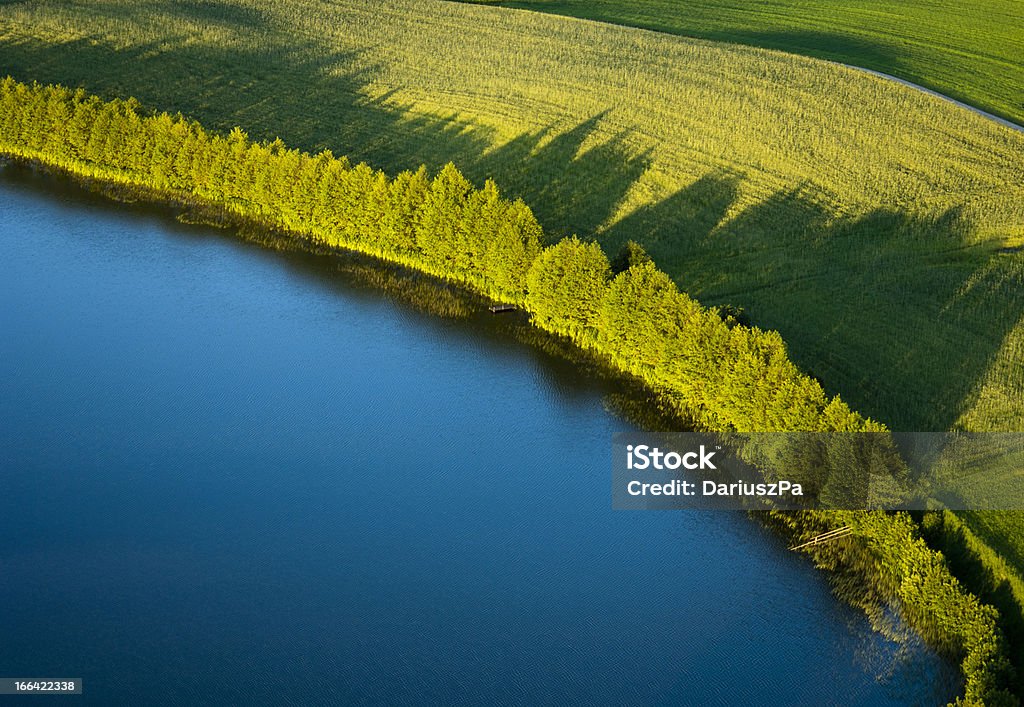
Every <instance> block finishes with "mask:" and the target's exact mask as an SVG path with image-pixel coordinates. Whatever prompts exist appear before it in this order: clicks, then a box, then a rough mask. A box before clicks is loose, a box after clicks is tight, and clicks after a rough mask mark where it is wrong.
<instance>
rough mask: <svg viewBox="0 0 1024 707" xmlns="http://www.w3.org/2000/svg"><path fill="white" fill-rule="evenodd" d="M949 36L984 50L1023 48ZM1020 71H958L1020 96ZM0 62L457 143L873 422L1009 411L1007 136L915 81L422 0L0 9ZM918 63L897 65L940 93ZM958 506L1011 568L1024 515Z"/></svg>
mask: <svg viewBox="0 0 1024 707" xmlns="http://www.w3.org/2000/svg"><path fill="white" fill-rule="evenodd" d="M655 4H656V3H650V5H652V6H653V5H655ZM918 4H920V3H912V6H914V7H916V6H917V5H918ZM560 5H567V3H561V4H560ZM613 5H615V3H610V2H608V3H591V6H593V7H610V6H613ZM991 5H992V8H993V11H992V12H991V13H989V14H990V15H991V17H989V18H985V19H984V21H985V22H989V21H991V22H993V23H995V24H999V22H998V21H997V15H998V13H999V12H1000V11H1002V10H1000V8H1002V9H1003V10H1006V8H1007V7H1011V6H1012V3H1000V2H993V3H991ZM862 6H863V3H855V2H851V3H845V4H844V7H848V8H853V9H856V8H858V7H861V8H862ZM830 7H831V6H830ZM853 9H851V10H850V13H851V14H850V15H849V16H850V17H855V15H856V13H854V10H853ZM914 11H915V12H916V11H917V10H914ZM1006 11H1009V10H1006ZM861 12H862V14H863V12H864V11H863V9H862V10H861ZM811 14H812V15H814V16H815V18H816V20H818V21H821V22H826V19H825V18H824V17H823V16H821V13H811ZM695 16H696V17H699V16H700V15H699V13H696V14H695ZM840 17H841V15H840ZM709 21H710V20H709ZM779 21H780V22H781V21H782V20H779ZM853 21H854V20H852V19H851V22H853ZM880 21H884V20H880ZM979 21H981V20H979ZM938 22H939V20H938V19H936V20H935V22H934V23H932V25H930V26H932V27H938ZM969 26H970V27H975V26H976V25H969ZM985 26H987V25H985ZM985 26H982V27H981V29H979V30H978V32H981V33H982V34H984V32H983V30H985ZM1017 26H1018V27H1019V25H1017ZM926 29H927V28H921V29H920V32H922V33H925V32H926ZM680 31H682V30H680ZM836 31H838V30H836ZM899 31H900V29H899V28H897V27H894V28H892V32H894V33H898V32H899ZM927 31H931V30H927ZM934 31H935V32H938V31H939V29H935V30H934ZM950 31H951V32H953V31H955V32H958V33H965V34H969V35H970V37H971V38H970V42H972V43H974V44H977V45H978V46H984V47H985V48H986V49H988V50H990V51H991V52H995V54H993V56H994V57H995V58H992V59H991V60H992V61H994V62H996V63H998V61H1000V60H999V59H998V57H999V56H1000V55H999V54H998V51H1003V50H1005V52H1007V53H1009V54H1012V53H1013V48H1014V46H1019V41H1018V42H1017V44H1014V37H1013V36H1009V38H1006V37H1005V36H1004V35H1001V34H998V33H996V34H993V35H992V36H991V37H990V38H986V37H981V38H977V37H975V36H974V34H975V31H974V30H971V32H964V29H963V27H962V26H957V27H954V29H952V30H950ZM985 31H987V30H985ZM993 31H995V30H993ZM1008 31H1009V30H1008ZM1015 31H1016V30H1015ZM1010 34H1011V35H1012V34H1013V32H1010ZM709 36H710V35H709ZM914 36H916V37H918V38H919V39H920V42H919V43H920V44H921V46H925V45H926V44H927V42H925V40H924V39H922V38H921V37H924V36H925V35H924V34H921V35H914ZM935 36H936V37H937V39H936V40H935V41H944V40H943V38H942V37H939V36H938V35H935ZM816 41H820V42H821V43H823V44H824V43H826V42H828V41H829V40H828V38H827V37H825V36H824V35H822V36H821V37H819V40H816ZM893 41H895V40H893ZM908 41H910V40H908ZM914 41H918V40H914ZM964 41H968V40H967V39H964ZM950 42H952V40H950ZM901 46H902V45H901ZM972 46H973V45H972ZM997 50H998V51H997ZM922 51H923V50H922ZM942 51H944V50H942ZM935 52H939V54H936V55H935V56H941V51H940V50H939V49H935ZM1009 54H1006V55H1003V59H1002V60H1001V61H1003V62H1004V63H1011V64H1012V63H1013V62H1012V61H1010V59H1008V58H1007V56H1009ZM900 56H901V57H903V56H906V57H911V58H913V57H917V56H918V55H917V54H914V52H913V50H912V49H907V50H906V54H905V55H903V54H901V55H900ZM922 56H923V55H922ZM1016 56H1019V53H1018V54H1016ZM839 58H841V59H844V60H849V61H851V62H852V61H858V60H857V58H856V56H852V55H851V56H849V57H839ZM966 60H967V59H964V61H966ZM901 61H902V59H901ZM907 61H908V62H911V59H907ZM929 61H933V62H937V63H941V62H942V61H943V60H942V59H939V58H934V57H933V58H932V59H931V60H929ZM986 61H988V59H986ZM913 62H916V64H915V65H916V66H917V69H915V70H920V71H922V72H929V71H930V69H929V63H928V62H927V61H925V59H923V58H922V59H920V60H918V59H913ZM913 62H911V63H913ZM859 63H863V64H865V65H869V66H873V67H874V68H880V69H882V70H887V69H888V70H892V67H891V66H890V67H886V66H881V65H879V64H877V63H876V64H871V63H870V62H865V61H860V62H859ZM949 71H951V72H953V73H957V75H958V76H960V73H958V72H960V71H961V70H959V69H958V70H956V71H954V70H953V68H950V69H949ZM979 71H980V70H979ZM1012 71H1016V72H1017V73H1016V74H1013V73H1012ZM1021 71H1022V68H1021V66H1020V62H1019V60H1018V62H1017V64H1016V65H1014V66H1013V67H1012V68H1011V69H1007V73H1006V74H1005V75H1006V76H1007V77H1009V78H1007V80H1006V81H1005V82H1003V81H1001V80H1000V81H996V80H995V78H994V77H995V74H994V73H993V74H992V81H988V79H987V78H986V77H988V76H989V73H985V72H980V73H976V74H970V73H964V74H963V76H967V77H971V76H975V75H977V76H978V90H979V91H980V90H982V89H984V90H986V91H989V90H990V91H992V95H993V96H995V95H996V94H1000V95H1004V96H1009V97H1007V98H1005V100H1006V101H1010V102H1012V101H1017V104H1018V108H1019V93H1018V94H1017V98H1013V94H1012V90H1011V89H1012V87H1013V86H1015V87H1016V88H1017V90H1018V91H1019V90H1020V87H1021V86H1022V85H1024V82H1022V81H1021V80H1020V78H1019V77H1020V72H1021ZM7 73H9V74H11V75H13V76H14V77H15V78H16V79H19V80H32V79H36V80H39V81H42V82H59V83H63V84H65V85H68V86H73V87H75V86H81V87H84V88H86V89H87V90H89V91H90V92H93V93H98V94H100V95H102V96H105V97H109V98H112V97H125V96H129V95H131V96H135V97H136V98H138V99H139V100H140V101H141V102H142V103H143V104H144V105H146V106H150V107H153V108H156V109H159V110H169V111H180V112H182V113H184V114H186V115H188V116H191V117H194V118H196V119H198V120H200V121H201V122H203V123H204V124H205V125H207V126H209V127H211V128H214V129H218V130H222V131H228V130H230V129H231V128H232V127H233V126H235V125H239V126H242V127H243V128H244V129H245V130H247V131H248V133H249V134H250V135H251V136H253V137H254V138H257V139H273V138H274V137H278V136H279V137H281V138H282V139H283V140H284V141H285V142H286V143H287V144H289V145H293V146H297V147H301V148H303V149H307V150H317V149H323V148H330V149H331V150H333V151H334V153H335V154H338V155H342V154H344V155H348V156H350V157H351V158H352V159H354V160H365V161H367V162H368V163H370V164H371V165H373V166H375V167H379V168H383V169H386V170H388V171H390V172H392V173H395V172H397V171H399V170H401V169H406V168H414V167H415V166H417V165H419V164H421V163H425V164H427V165H428V167H430V168H431V169H432V170H436V169H437V168H439V167H440V166H441V165H443V164H444V163H445V162H447V161H449V160H451V161H453V162H455V163H456V164H457V165H458V166H459V168H460V169H461V170H462V171H463V172H464V173H465V174H466V175H467V176H469V177H470V178H471V179H472V180H474V182H476V183H477V184H478V185H479V184H482V183H483V180H484V179H485V178H487V177H493V178H494V179H495V180H496V181H497V183H498V184H499V185H500V186H501V187H502V190H503V192H504V193H505V194H507V195H509V196H513V197H514V196H521V197H522V198H523V199H525V200H526V202H527V203H528V204H529V205H530V206H531V207H533V209H534V210H535V212H536V214H537V216H538V218H539V220H540V221H541V223H542V224H543V225H544V227H545V229H546V231H547V232H548V233H550V234H554V236H555V237H560V236H567V235H569V234H572V233H577V234H579V235H580V236H582V237H584V238H589V237H596V238H598V239H599V240H600V241H601V242H602V243H603V244H604V245H605V247H606V250H609V251H611V252H614V251H615V250H616V249H617V248H618V247H619V246H621V245H622V244H624V243H625V242H626V241H627V240H630V239H632V240H636V241H638V242H640V243H642V244H643V245H644V247H645V248H646V249H647V250H648V252H649V253H650V254H651V255H652V256H653V257H654V259H655V261H656V262H657V264H658V265H659V266H660V267H661V268H662V269H664V270H665V271H667V272H668V273H670V274H671V275H672V276H673V277H674V279H675V280H676V281H677V283H678V284H679V287H680V289H681V290H683V291H684V292H688V293H690V294H691V295H693V296H694V297H696V298H697V299H699V300H700V301H701V302H702V303H703V304H708V305H715V304H731V305H735V306H738V307H742V308H743V309H744V312H745V315H746V316H747V317H748V318H749V319H750V321H751V322H752V323H754V324H757V325H759V326H761V327H766V328H773V329H778V330H779V331H780V332H781V333H782V335H783V337H784V339H785V340H786V342H787V343H788V345H789V351H790V354H791V357H792V358H793V360H794V361H796V363H797V364H798V365H800V366H801V368H802V369H803V370H805V371H808V372H810V373H812V374H813V375H815V376H817V377H818V378H819V379H820V380H821V381H822V383H823V385H824V387H825V389H826V390H827V391H828V392H829V393H830V394H835V393H839V394H841V395H842V396H843V398H844V399H845V400H846V401H847V402H848V403H849V404H850V405H851V406H852V407H853V408H854V409H856V410H858V411H860V412H863V413H864V414H867V415H871V416H872V417H875V418H877V419H879V420H881V421H883V422H885V423H886V424H888V425H890V426H891V427H893V428H897V429H908V430H929V429H936V430H937V429H948V428H951V427H956V426H960V427H965V428H969V429H978V430H983V429H1004V430H1014V429H1024V366H1022V365H1021V360H1022V354H1024V134H1022V133H1019V132H1015V131H1012V130H1010V129H1007V128H1005V127H1002V126H999V125H996V124H994V123H993V122H991V121H989V120H986V119H984V118H982V117H979V116H977V115H975V114H973V113H971V112H970V111H967V110H965V109H962V108H959V107H956V106H954V105H951V104H949V103H947V102H945V101H942V100H940V99H937V98H934V97H930V96H927V95H923V94H921V93H920V92H918V91H915V90H913V89H910V88H906V87H903V86H899V85H896V84H894V83H892V82H889V81H885V80H881V79H877V78H874V77H871V76H868V75H865V74H863V73H862V72H858V71H854V70H850V69H845V68H843V67H840V66H837V65H834V64H828V63H824V62H820V61H818V60H815V59H812V58H807V57H800V56H795V55H789V54H783V53H780V52H774V51H769V50H764V49H758V48H751V47H745V46H736V45H725V44H717V43H711V42H706V41H701V40H694V39H688V38H684V37H678V36H671V35H668V34H659V33H655V32H649V31H645V30H640V29H634V28H625V27H617V26H612V25H607V24H601V23H594V22H587V21H582V20H576V19H571V18H564V17H558V16H553V15H547V14H539V13H530V12H522V11H513V10H508V9H504V8H497V7H487V6H482V5H469V4H460V3H449V2H439V1H436V0H393V1H391V2H387V3H378V2H370V1H369V0H339V1H334V2H321V1H320V0H289V1H287V2H285V1H283V0H268V1H265V2H256V0H238V1H236V2H172V1H170V0H149V1H148V2H128V1H127V0H91V1H89V2H13V3H11V2H9V3H0V75H2V74H7ZM893 73H897V72H896V71H894V70H893ZM940 74H941V72H938V73H935V76H938V77H940V78H937V79H936V80H933V81H926V80H922V77H920V76H917V75H913V74H910V73H907V72H906V71H904V72H903V73H902V74H901V75H903V76H906V77H907V78H910V79H912V80H915V81H918V82H920V83H924V84H927V85H931V86H933V87H936V88H939V89H940V90H941V89H943V86H942V85H941V81H942V80H944V79H941V76H940ZM1013 76H1017V78H1013ZM958 80H962V79H958ZM967 80H971V81H973V79H971V78H968V79H967ZM1011 84H1012V86H1011ZM972 86H974V84H973V83H972ZM986 86H987V88H985V87H986ZM1000 86H1002V87H1003V88H1000ZM1007 86H1010V88H1009V89H1007ZM1003 89H1006V90H1007V91H1010V92H1009V93H1007V92H1006V91H1004V90H1003ZM947 90H948V89H947ZM949 92H951V93H956V91H952V90H950V91H949ZM958 95H960V96H961V97H964V98H969V96H967V95H966V94H963V93H961V94H958ZM979 95H980V94H979ZM987 100H991V101H993V102H992V103H987V102H986V101H987ZM974 102H976V103H978V105H980V106H982V107H986V108H989V109H991V110H997V109H998V105H997V103H996V102H995V99H994V98H992V99H985V100H981V99H979V100H976V101H974ZM1008 105H1009V104H1008ZM1000 112H1003V113H1004V114H1009V113H1008V112H1007V111H1006V110H1000ZM972 525H973V526H975V527H976V529H978V530H979V532H981V533H982V535H983V537H985V539H986V540H987V541H989V542H990V543H991V544H992V545H993V546H994V547H996V548H997V549H1000V550H1001V551H1002V552H1004V554H1005V555H1006V556H1007V557H1008V558H1009V559H1011V560H1012V561H1014V562H1015V563H1016V564H1017V566H1018V567H1024V531H1022V530H1021V529H1022V528H1024V522H1021V520H1020V518H1019V517H1018V516H1016V515H1000V516H998V517H997V516H991V517H990V516H988V515H984V516H979V517H977V518H974V519H973V521H972Z"/></svg>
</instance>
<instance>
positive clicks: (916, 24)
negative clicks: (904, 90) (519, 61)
mask: <svg viewBox="0 0 1024 707" xmlns="http://www.w3.org/2000/svg"><path fill="white" fill-rule="evenodd" d="M492 4H500V5H502V6H503V7H515V8H525V9H529V10H535V11H538V12H550V13H554V14H559V15H568V16H571V17H580V18H586V19H592V20H601V21H603V22H613V23H615V24H621V25H629V26H632V27H643V28H647V29H652V30H657V31H659V32H669V33H671V34H679V35H684V36H687V37H699V38H702V39H711V40H715V41H720V42H735V43H737V44H748V45H751V46H755V47H767V48H770V49H781V50H783V51H787V52H792V53H794V54H804V55H807V56H813V57H819V58H822V59H830V60H832V61H840V62H843V63H844V64H851V65H853V66H862V67H865V68H868V69H873V70H875V71H881V72H883V73H887V74H892V75H894V76H899V77H900V78H903V79H906V80H908V81H912V82H914V83H916V84H920V85H922V86H927V87H928V88H931V89H933V90H935V91H938V92H939V93H943V94H945V95H947V96H952V97H954V98H957V99H959V100H961V101H964V102H966V103H969V104H971V105H974V106H977V107H979V108H981V109H983V110H986V111H988V112H990V113H995V114H996V115H1001V116H1003V117H1004V118H1008V119H1010V120H1012V121H1014V122H1016V123H1018V124H1024V65H1022V64H1021V61H1020V57H1021V56H1022V55H1024V17H1022V13H1024V10H1022V9H1021V6H1020V3H1018V2H1014V1H1013V0H985V2H981V3H978V2H972V3H964V2H953V1H952V0H938V1H935V0H931V1H929V0H909V1H908V2H900V3H895V2H893V3H879V2H869V1H867V0H844V2H829V1H828V0H813V1H812V2H807V1H806V0H802V1H801V0H762V1H760V2H753V3H735V2H726V1H725V0H700V1H699V2H687V3H679V2H674V1H673V0H642V2H628V1H623V0H532V1H531V0H520V1H518V2H517V1H512V2H497V3H492Z"/></svg>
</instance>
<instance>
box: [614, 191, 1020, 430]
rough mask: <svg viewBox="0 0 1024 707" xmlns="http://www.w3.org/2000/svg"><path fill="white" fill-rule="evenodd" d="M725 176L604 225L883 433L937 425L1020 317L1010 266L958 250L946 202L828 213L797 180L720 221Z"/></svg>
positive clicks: (960, 229)
mask: <svg viewBox="0 0 1024 707" xmlns="http://www.w3.org/2000/svg"><path fill="white" fill-rule="evenodd" d="M738 183H739V178H738V177H737V176H735V175H729V174H724V173H711V174H708V175H705V176H704V177H702V178H701V179H698V180H696V181H695V182H694V183H693V184H691V185H689V186H687V187H684V188H683V189H681V190H679V191H678V192H677V193H675V194H673V195H672V196H670V197H668V198H667V199H665V200H663V201H661V202H659V203H657V204H654V205H649V206H646V207H642V208H640V209H638V210H637V211H635V212H634V213H633V214H631V215H630V216H628V217H626V218H624V219H622V220H621V221H619V222H618V223H617V224H615V225H614V226H613V227H612V228H610V229H609V231H608V232H607V233H606V234H605V237H604V238H603V241H604V243H605V245H606V248H607V249H608V250H610V251H614V249H615V248H617V247H619V246H621V244H622V243H624V242H625V241H626V240H629V239H632V240H636V241H638V242H640V243H642V244H643V245H644V246H645V248H646V249H647V251H648V252H649V253H650V255H651V256H652V257H653V258H654V260H655V262H657V263H658V264H659V265H660V266H661V267H662V268H664V269H666V270H667V271H668V272H669V273H671V274H672V275H673V277H674V278H675V279H676V281H677V282H678V283H679V286H680V289H682V290H683V291H684V292H687V293H689V294H691V295H693V296H694V297H695V298H697V299H698V300H699V301H701V302H702V303H704V304H707V305H717V304H730V305H734V306H739V307H742V308H743V309H744V312H745V314H746V315H747V317H748V318H749V319H750V321H752V322H753V323H754V324H756V325H758V326H761V327H764V328H771V329H778V330H779V331H780V332H781V333H782V335H783V338H784V339H785V340H786V342H787V344H788V348H789V352H790V356H791V357H792V358H793V360H794V361H795V362H796V363H797V365H798V366H800V367H801V369H802V370H804V371H806V372H809V373H811V374H812V375H815V376H816V377H818V378H819V379H820V380H822V381H824V382H825V388H826V390H827V391H828V392H829V393H830V394H835V393H841V394H842V396H843V398H844V399H845V400H846V401H847V402H848V403H850V404H851V406H852V407H853V408H854V409H856V410H858V411H860V412H862V413H864V414H867V415H870V416H871V417H874V418H876V419H879V420H882V421H884V422H886V423H887V424H889V425H891V426H892V427H894V428H895V429H902V430H943V429H949V428H950V427H952V426H953V425H954V424H955V423H956V421H957V419H958V418H959V417H960V414H961V413H962V411H963V409H964V406H965V405H969V404H970V402H971V400H972V396H973V395H974V394H975V392H976V389H977V384H978V381H979V380H981V379H982V378H983V377H984V376H985V374H986V372H987V371H988V370H989V368H990V366H991V365H992V362H993V360H994V358H995V356H996V355H997V354H998V353H999V350H1000V348H1001V346H1002V344H1003V341H1004V338H1005V337H1006V335H1007V334H1008V333H1009V332H1010V331H1011V330H1012V329H1013V327H1014V326H1015V325H1016V323H1017V322H1018V321H1019V319H1020V317H1021V315H1022V313H1024V298H1022V295H1021V293H1022V292H1024V275H1022V271H1024V268H1020V267H1018V266H1015V265H1014V263H1013V258H1012V257H1009V256H1004V255H993V254H992V252H991V250H990V249H989V250H986V249H985V248H984V247H982V246H971V245H968V244H969V243H971V242H973V233H972V227H971V224H970V223H969V222H968V221H967V220H966V219H965V218H964V217H963V216H962V215H961V213H960V212H959V210H958V209H950V210H948V211H946V212H945V213H943V214H941V215H939V216H936V217H933V218H921V217H913V216H909V215H907V214H904V213H900V212H897V211H894V210H891V209H882V208H880V209H876V210H874V211H871V212H870V213H867V214H865V215H862V216H859V217H856V218H846V219H836V218H835V217H834V216H832V215H831V214H830V213H829V212H828V210H827V209H826V208H825V207H823V206H821V205H820V200H818V199H815V198H814V197H815V195H814V193H813V190H812V188H811V187H809V186H807V185H805V186H802V187H798V188H794V189H791V190H787V191H780V192H778V193H776V194H774V195H772V196H771V197H769V198H767V199H764V200H762V201H760V202H758V203H755V204H753V205H751V206H748V207H746V208H745V209H744V210H742V211H741V212H739V213H738V214H737V215H735V216H733V217H731V218H728V219H725V218H724V217H725V216H726V214H727V211H728V209H729V207H730V206H731V205H732V204H733V202H734V200H735V198H736V194H737V187H738Z"/></svg>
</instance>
